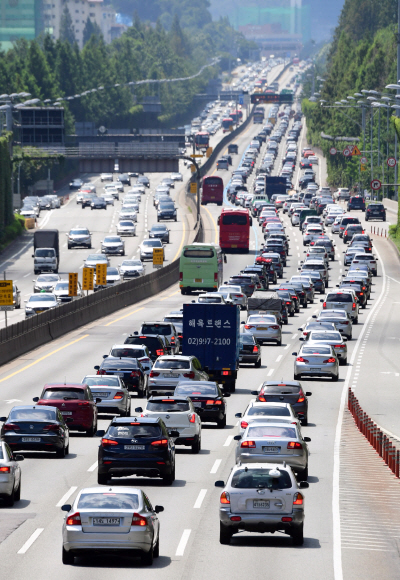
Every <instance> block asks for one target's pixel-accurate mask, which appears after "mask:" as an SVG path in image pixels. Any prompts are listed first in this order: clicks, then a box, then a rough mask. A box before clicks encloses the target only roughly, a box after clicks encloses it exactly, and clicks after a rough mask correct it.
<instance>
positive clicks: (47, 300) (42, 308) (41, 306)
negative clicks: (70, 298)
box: [24, 292, 59, 318]
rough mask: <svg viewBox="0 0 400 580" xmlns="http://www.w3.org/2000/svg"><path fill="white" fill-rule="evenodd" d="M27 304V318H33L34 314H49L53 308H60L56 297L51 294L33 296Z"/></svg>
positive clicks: (43, 293)
mask: <svg viewBox="0 0 400 580" xmlns="http://www.w3.org/2000/svg"><path fill="white" fill-rule="evenodd" d="M24 302H25V318H29V316H33V315H34V314H41V313H42V312H47V310H51V309H52V308H56V307H57V306H59V303H58V301H57V298H56V296H54V294H51V293H49V292H40V293H39V294H32V295H31V296H30V297H29V299H28V300H24Z"/></svg>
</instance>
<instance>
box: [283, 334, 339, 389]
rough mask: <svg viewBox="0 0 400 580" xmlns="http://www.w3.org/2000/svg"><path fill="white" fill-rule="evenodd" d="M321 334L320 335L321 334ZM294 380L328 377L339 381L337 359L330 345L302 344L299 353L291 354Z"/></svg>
mask: <svg viewBox="0 0 400 580" xmlns="http://www.w3.org/2000/svg"><path fill="white" fill-rule="evenodd" d="M321 334H322V333H321ZM292 354H293V356H295V357H296V358H295V361H294V379H295V380H300V379H301V377H302V376H303V375H307V376H312V377H318V378H320V377H330V378H332V380H333V381H338V380H339V359H338V357H337V355H336V353H335V350H334V348H333V346H331V345H330V344H324V343H323V344H320V345H318V344H313V345H308V344H303V345H302V346H301V347H300V350H299V352H293V353H292Z"/></svg>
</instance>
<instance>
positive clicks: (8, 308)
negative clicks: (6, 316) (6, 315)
mask: <svg viewBox="0 0 400 580" xmlns="http://www.w3.org/2000/svg"><path fill="white" fill-rule="evenodd" d="M11 310H14V306H0V311H1V312H10V311H11Z"/></svg>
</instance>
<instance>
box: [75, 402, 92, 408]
mask: <svg viewBox="0 0 400 580" xmlns="http://www.w3.org/2000/svg"><path fill="white" fill-rule="evenodd" d="M89 405H90V403H89V401H82V402H81V403H78V407H88V406H89Z"/></svg>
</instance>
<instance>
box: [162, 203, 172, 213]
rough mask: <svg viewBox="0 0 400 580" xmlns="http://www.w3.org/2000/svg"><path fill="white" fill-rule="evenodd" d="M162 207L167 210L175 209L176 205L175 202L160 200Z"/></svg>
mask: <svg viewBox="0 0 400 580" xmlns="http://www.w3.org/2000/svg"><path fill="white" fill-rule="evenodd" d="M160 209H165V210H167V211H172V210H173V209H175V206H174V204H173V203H164V202H160Z"/></svg>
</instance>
